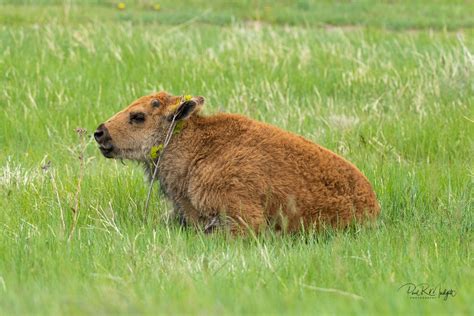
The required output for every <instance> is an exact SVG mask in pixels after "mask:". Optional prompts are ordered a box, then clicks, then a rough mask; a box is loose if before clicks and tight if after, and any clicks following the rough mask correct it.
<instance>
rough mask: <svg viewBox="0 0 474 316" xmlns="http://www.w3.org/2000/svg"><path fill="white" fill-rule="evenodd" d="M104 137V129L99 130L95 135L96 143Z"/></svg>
mask: <svg viewBox="0 0 474 316" xmlns="http://www.w3.org/2000/svg"><path fill="white" fill-rule="evenodd" d="M102 136H104V131H103V130H102V129H98V130H96V131H95V133H94V138H95V140H96V141H98V142H99V141H100V140H101V139H102Z"/></svg>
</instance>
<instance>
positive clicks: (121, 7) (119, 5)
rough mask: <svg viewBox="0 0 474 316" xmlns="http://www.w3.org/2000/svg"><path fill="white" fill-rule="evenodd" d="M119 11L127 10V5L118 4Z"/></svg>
mask: <svg viewBox="0 0 474 316" xmlns="http://www.w3.org/2000/svg"><path fill="white" fill-rule="evenodd" d="M117 9H119V10H125V3H123V2H119V3H118V4H117Z"/></svg>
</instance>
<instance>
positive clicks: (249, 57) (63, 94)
mask: <svg viewBox="0 0 474 316" xmlns="http://www.w3.org/2000/svg"><path fill="white" fill-rule="evenodd" d="M39 2H40V3H41V5H35V6H33V5H25V4H28V3H33V2H32V1H0V3H3V5H0V73H1V74H2V76H0V86H1V89H0V109H1V111H0V122H1V123H0V210H1V212H0V314H2V315H8V314H47V315H51V314H104V313H105V314H117V313H125V314H136V313H146V314H157V313H158V314H176V313H190V314H207V313H211V314H221V313H224V314H234V313H246V314H253V313H259V314H341V313H343V314H374V315H380V314H386V313H389V314H407V313H416V314H473V313H474V306H473V305H472V294H473V293H474V285H473V284H474V282H473V281H474V269H473V257H472V247H473V232H472V230H473V219H474V218H473V173H474V168H473V164H472V157H473V153H474V142H473V139H474V123H473V121H474V106H473V105H474V57H473V54H474V29H473V25H474V23H473V17H472V14H470V12H473V10H472V9H473V2H472V1H456V2H451V1H437V2H426V3H424V2H420V1H418V2H413V3H412V2H408V1H407V2H377V3H372V2H369V1H361V2H345V1H341V2H337V3H336V4H331V3H329V2H312V1H299V2H298V3H297V4H295V5H293V6H292V5H290V1H279V2H277V3H276V4H274V3H273V2H270V1H256V2H253V1H244V2H236V3H235V6H236V9H235V11H232V10H231V5H229V4H226V3H227V2H224V1H222V2H217V1H216V2H213V3H214V4H212V5H210V4H207V2H204V1H192V3H190V4H188V5H184V4H181V3H178V4H175V3H174V2H176V1H161V2H160V3H161V4H162V10H161V11H160V12H152V11H150V10H148V9H147V4H149V3H148V2H146V1H141V2H136V3H133V4H129V5H128V7H127V10H125V12H118V11H117V10H116V9H115V6H114V5H113V3H111V2H99V1H88V4H85V5H79V4H77V3H75V2H68V3H69V4H67V3H66V4H59V5H57V4H55V3H60V2H59V1H39ZM35 3H38V2H35ZM71 3H72V4H71ZM127 4H128V2H127ZM259 8H260V9H259ZM265 8H266V9H265ZM277 9H278V10H277ZM421 9H422V10H421ZM259 10H260V11H259ZM265 10H266V11H265ZM206 12H207V13H206ZM258 12H263V13H259V14H260V15H257V13H258ZM272 12H274V15H272ZM193 17H197V18H193ZM328 25H331V27H328ZM338 25H339V26H340V27H338ZM162 89H164V90H168V91H170V92H172V93H175V94H180V93H186V94H198V95H203V96H205V97H206V99H207V105H206V112H207V113H208V114H212V113H215V112H217V111H226V112H236V113H242V114H245V115H248V116H250V117H252V118H255V119H258V120H262V121H265V122H268V123H272V124H275V125H277V126H280V127H281V128H284V129H287V130H290V131H293V132H295V133H298V134H301V135H304V136H305V137H307V138H308V139H311V140H313V141H315V142H317V143H319V144H321V145H323V146H325V147H327V148H329V149H331V150H333V151H335V152H337V153H339V154H342V155H343V156H345V157H347V158H348V159H349V160H351V161H352V162H354V163H355V164H356V165H357V166H358V167H359V168H360V169H361V170H362V171H363V172H364V173H365V174H366V175H367V176H368V178H369V179H370V181H371V182H372V183H373V185H374V188H375V190H376V192H377V195H378V197H379V200H380V202H381V205H382V215H381V217H380V219H379V221H378V223H377V226H376V227H374V228H367V227H362V228H359V229H355V230H352V231H347V232H328V233H325V234H321V235H310V234H300V235H294V236H275V235H273V234H271V233H267V234H265V235H262V236H259V237H258V238H256V239H255V238H247V239H231V238H227V237H225V236H222V235H214V236H206V235H202V234H199V233H196V232H194V231H188V230H180V229H179V228H178V227H177V226H176V225H174V224H172V223H168V222H167V221H166V213H167V212H168V211H169V210H170V206H169V205H168V204H167V203H166V201H163V199H162V198H161V197H159V196H157V195H156V196H154V198H153V200H152V213H153V214H152V220H151V221H149V222H148V223H147V224H143V221H142V217H143V212H142V210H143V204H144V200H145V196H146V191H147V184H146V182H144V177H143V172H142V171H141V170H140V168H139V166H137V165H134V164H133V163H127V164H126V165H122V164H121V163H120V162H116V161H110V160H106V159H105V158H103V157H101V155H100V153H99V151H98V150H97V148H96V147H95V145H94V144H93V142H92V141H89V138H87V144H86V145H85V153H84V155H85V158H84V162H85V167H84V178H83V180H82V185H81V190H80V192H79V194H78V199H79V221H78V224H77V227H76V229H75V231H74V233H73V235H72V238H71V240H70V242H68V236H69V234H70V231H71V227H72V223H73V213H72V211H71V208H72V207H74V205H75V199H76V198H75V196H76V192H77V191H78V190H77V184H78V181H79V178H80V160H79V159H78V156H79V154H80V150H81V148H82V145H81V144H80V140H79V137H78V135H77V134H76V132H75V131H74V130H75V128H77V127H82V128H85V129H87V131H89V133H90V132H92V131H93V130H94V129H95V127H96V126H97V125H98V124H99V123H100V122H102V121H103V120H105V119H107V118H108V117H110V116H111V115H112V114H114V113H115V112H117V111H118V110H120V109H122V108H123V107H125V106H126V105H127V104H129V103H130V102H131V101H133V100H134V99H135V98H137V97H139V96H142V95H144V94H147V93H149V92H151V91H156V90H162ZM48 161H49V162H50V164H49V165H48V164H47V162H48ZM42 166H43V167H44V168H42ZM48 166H49V167H48ZM44 169H46V170H44ZM61 214H63V217H64V224H63V222H62V219H61ZM406 282H414V283H422V282H426V283H430V284H431V285H433V286H436V285H438V284H439V285H441V286H442V287H443V288H452V289H454V290H456V296H455V297H450V298H449V299H448V300H447V301H443V300H442V299H433V300H415V299H410V298H408V297H407V295H406V293H404V292H400V291H397V289H398V288H399V287H400V286H401V285H403V284H404V283H406ZM328 289H335V290H337V291H331V290H329V291H328ZM359 297H362V298H359ZM469 302H471V303H469Z"/></svg>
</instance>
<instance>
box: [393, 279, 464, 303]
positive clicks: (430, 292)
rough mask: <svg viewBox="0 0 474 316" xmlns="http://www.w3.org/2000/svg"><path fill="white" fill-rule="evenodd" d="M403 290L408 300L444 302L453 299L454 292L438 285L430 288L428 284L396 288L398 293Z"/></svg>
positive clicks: (408, 284) (409, 284)
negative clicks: (440, 300) (438, 300)
mask: <svg viewBox="0 0 474 316" xmlns="http://www.w3.org/2000/svg"><path fill="white" fill-rule="evenodd" d="M400 290H405V291H406V293H407V295H408V296H409V297H410V298H418V299H436V298H440V299H441V298H442V299H443V300H444V301H446V300H447V299H448V298H449V297H455V296H456V291H455V290H453V289H446V288H442V287H441V286H440V285H436V286H431V285H429V284H428V283H419V284H415V283H411V282H409V283H405V284H403V285H402V286H400V287H399V288H398V291H400Z"/></svg>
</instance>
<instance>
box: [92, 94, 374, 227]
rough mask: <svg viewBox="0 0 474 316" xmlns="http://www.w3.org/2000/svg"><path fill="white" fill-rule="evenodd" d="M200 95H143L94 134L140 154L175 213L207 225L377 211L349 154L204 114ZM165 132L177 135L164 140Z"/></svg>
mask: <svg viewBox="0 0 474 316" xmlns="http://www.w3.org/2000/svg"><path fill="white" fill-rule="evenodd" d="M203 103H204V98H203V97H180V96H172V95H169V94H168V93H165V92H160V93H157V94H153V95H149V96H144V97H142V98H140V99H138V100H136V101H135V102H133V103H132V104H131V105H130V106H128V107H127V108H126V109H124V110H123V111H121V112H119V113H117V114H115V115H114V116H113V117H112V118H110V119H109V120H108V121H107V122H105V123H103V124H101V125H100V126H99V127H98V129H97V131H96V132H95V134H94V137H95V139H96V141H97V142H98V143H99V148H100V151H101V152H102V154H103V155H104V156H105V157H107V158H118V159H131V160H135V161H139V162H141V163H142V164H143V165H144V167H145V170H146V171H147V172H148V173H149V174H150V176H151V175H152V174H153V172H154V170H155V164H156V162H157V159H156V156H160V158H159V164H158V167H157V169H156V175H157V179H158V180H159V182H160V187H161V189H162V191H163V192H164V194H165V196H166V197H167V198H168V199H170V200H171V201H172V203H173V205H174V209H175V211H176V214H177V215H179V216H180V217H181V218H182V219H184V222H185V223H186V224H188V225H192V226H195V227H199V228H201V229H203V230H205V231H206V232H209V231H212V230H213V229H215V228H218V227H226V228H228V229H230V231H231V232H234V233H238V232H242V231H243V230H245V229H247V228H251V229H253V230H255V231H259V230H261V229H262V228H264V227H266V226H272V227H274V228H275V229H277V230H284V231H296V230H298V229H300V228H303V227H304V228H305V229H308V228H319V227H321V226H332V227H345V226H347V225H348V224H349V223H351V222H352V221H359V222H360V221H363V220H366V219H374V218H375V217H376V216H377V215H378V214H379V212H380V207H379V205H378V203H377V200H376V196H375V193H374V191H373V190H372V187H371V185H370V183H369V182H368V180H367V179H366V178H365V177H364V175H362V173H361V172H360V171H359V170H358V169H357V168H356V167H355V166H354V165H352V164H351V163H350V162H348V161H347V160H345V159H344V158H342V157H340V156H338V155H336V154H335V153H333V152H331V151H330V150H328V149H325V148H323V147H321V146H318V145H316V144H314V143H312V142H310V141H308V140H306V139H304V138H303V137H300V136H297V135H294V134H291V133H289V132H286V131H283V130H281V129H279V128H277V127H274V126H271V125H268V124H265V123H261V122H257V121H254V120H252V119H249V118H247V117H244V116H241V115H235V114H216V115H212V116H202V115H200V114H199V110H200V109H201V108H202V106H203ZM167 135H168V136H169V137H171V138H170V139H169V142H168V144H167V145H166V146H164V143H165V141H166V137H167Z"/></svg>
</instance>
